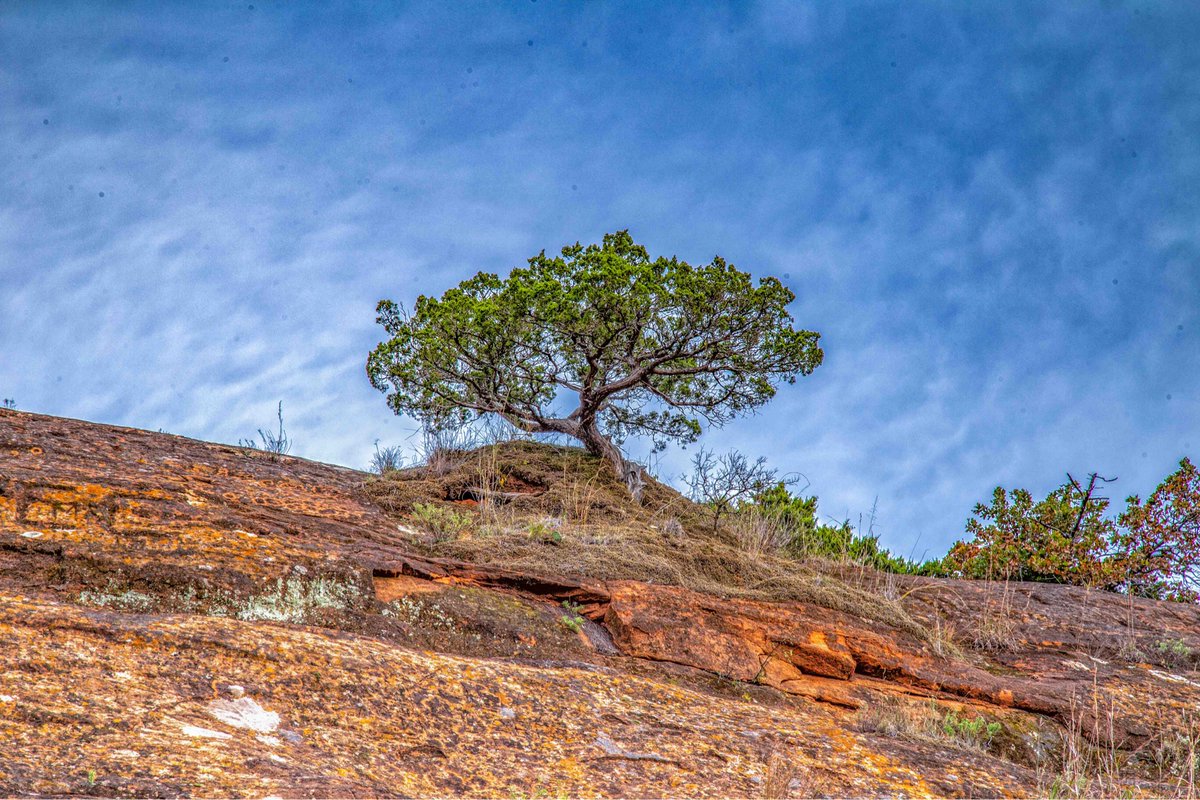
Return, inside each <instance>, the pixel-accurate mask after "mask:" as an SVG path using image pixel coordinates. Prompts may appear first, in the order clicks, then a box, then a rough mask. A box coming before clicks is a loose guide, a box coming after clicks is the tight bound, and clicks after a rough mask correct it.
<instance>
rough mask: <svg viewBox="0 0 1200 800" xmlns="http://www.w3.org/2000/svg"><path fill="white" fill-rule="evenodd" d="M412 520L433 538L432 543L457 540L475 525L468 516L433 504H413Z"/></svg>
mask: <svg viewBox="0 0 1200 800" xmlns="http://www.w3.org/2000/svg"><path fill="white" fill-rule="evenodd" d="M412 519H413V522H415V523H416V524H417V526H418V527H420V528H421V529H422V530H424V531H425V532H426V533H428V534H430V535H431V536H433V540H434V542H448V541H451V540H454V539H457V538H458V537H459V536H461V535H462V534H464V533H466V532H467V531H469V530H471V528H472V527H474V524H475V521H474V520H473V519H472V518H471V517H470V516H469V515H467V514H460V513H459V512H457V511H455V510H454V509H452V508H446V507H445V506H439V505H435V504H433V503H414V504H413V507H412Z"/></svg>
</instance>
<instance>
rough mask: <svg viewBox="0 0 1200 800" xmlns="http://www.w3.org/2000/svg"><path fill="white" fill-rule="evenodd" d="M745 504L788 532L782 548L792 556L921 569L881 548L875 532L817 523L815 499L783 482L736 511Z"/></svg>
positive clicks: (844, 524)
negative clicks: (796, 492)
mask: <svg viewBox="0 0 1200 800" xmlns="http://www.w3.org/2000/svg"><path fill="white" fill-rule="evenodd" d="M747 507H752V508H754V509H756V510H757V511H759V512H760V513H763V514H765V515H767V516H768V517H770V518H772V519H773V520H775V521H776V522H777V524H779V525H780V526H781V527H783V528H784V530H786V531H787V534H788V541H787V544H786V545H785V550H786V551H787V552H789V553H791V554H792V555H793V556H796V557H799V558H804V557H819V558H830V559H835V560H839V561H851V562H854V563H856V564H864V565H866V566H870V567H873V568H875V569H879V570H883V571H886V572H899V573H918V572H920V570H921V569H922V568H921V567H920V566H919V565H917V564H914V563H912V562H910V561H908V560H907V559H905V558H902V557H900V556H896V555H893V554H892V553H891V552H890V551H889V550H887V549H885V548H883V547H881V546H880V544H879V537H878V536H877V535H875V534H873V533H869V532H868V533H859V532H857V531H856V530H855V529H854V527H853V526H852V525H851V524H850V521H849V520H845V521H843V522H841V523H839V524H837V525H829V524H826V523H822V522H819V521H818V517H817V498H816V497H800V496H797V495H793V494H792V493H791V492H790V491H789V490H788V488H787V485H786V484H785V483H783V482H777V483H776V484H775V485H773V486H771V487H770V488H767V489H764V490H763V491H761V492H759V493H758V494H756V495H755V496H754V500H753V502H752V503H751V504H746V505H745V506H743V507H742V508H740V509H739V511H742V510H744V509H745V508H747Z"/></svg>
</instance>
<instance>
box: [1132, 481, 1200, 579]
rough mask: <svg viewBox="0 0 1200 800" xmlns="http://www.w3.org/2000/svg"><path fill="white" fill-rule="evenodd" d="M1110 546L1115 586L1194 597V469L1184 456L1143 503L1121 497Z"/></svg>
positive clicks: (1199, 501)
mask: <svg viewBox="0 0 1200 800" xmlns="http://www.w3.org/2000/svg"><path fill="white" fill-rule="evenodd" d="M1126 502H1127V505H1126V509H1125V512H1124V513H1122V514H1121V517H1120V519H1119V522H1120V525H1121V527H1120V529H1119V531H1118V533H1117V536H1116V537H1115V540H1114V550H1116V552H1118V553H1120V563H1119V565H1118V569H1117V572H1118V574H1119V576H1120V581H1121V588H1123V589H1124V590H1125V591H1128V592H1131V593H1133V594H1138V595H1142V596H1144V597H1153V598H1158V599H1164V600H1178V601H1181V602H1189V603H1194V602H1196V601H1197V600H1198V599H1200V470H1197V469H1196V466H1195V465H1194V464H1192V462H1191V461H1190V460H1189V459H1186V458H1185V459H1183V460H1182V461H1180V462H1179V469H1177V470H1176V471H1175V472H1173V473H1171V474H1170V475H1168V476H1167V477H1166V479H1165V480H1164V481H1163V482H1162V483H1161V484H1159V485H1158V487H1157V488H1156V489H1155V490H1154V492H1153V493H1152V494H1151V495H1150V496H1149V497H1148V498H1147V499H1146V501H1145V502H1144V503H1143V502H1142V499H1141V498H1140V497H1138V496H1137V495H1134V496H1133V497H1130V498H1129V499H1128V500H1127V501H1126Z"/></svg>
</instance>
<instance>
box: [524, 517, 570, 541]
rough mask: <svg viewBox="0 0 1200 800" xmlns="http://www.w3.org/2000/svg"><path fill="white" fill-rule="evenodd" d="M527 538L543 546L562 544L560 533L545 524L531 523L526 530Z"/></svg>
mask: <svg viewBox="0 0 1200 800" xmlns="http://www.w3.org/2000/svg"><path fill="white" fill-rule="evenodd" d="M525 529H526V530H527V531H529V538H530V539H533V540H535V541H539V542H542V543H543V544H562V540H563V536H562V533H561V532H560V531H559V530H558V529H557V528H556V527H554V526H553V525H551V524H547V523H545V522H531V523H529V524H528V525H527V526H526V528H525Z"/></svg>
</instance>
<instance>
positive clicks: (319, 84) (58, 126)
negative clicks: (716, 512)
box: [0, 2, 1200, 552]
mask: <svg viewBox="0 0 1200 800" xmlns="http://www.w3.org/2000/svg"><path fill="white" fill-rule="evenodd" d="M251 5H253V6H254V8H253V9H251V8H250V6H251ZM0 22H2V23H3V24H0V52H4V53H5V58H4V59H3V61H0V104H2V106H3V109H4V111H5V113H4V114H3V115H2V116H0V185H3V186H4V187H5V192H4V195H3V196H2V197H0V345H2V347H3V355H2V356H0V394H2V395H4V396H13V397H15V398H16V399H17V401H18V403H19V405H20V406H21V407H24V408H27V409H30V410H35V411H44V412H47V413H55V414H64V415H68V416H77V417H85V418H89V419H96V420H102V421H109V422H116V423H121V424H129V425H137V426H143V427H149V428H159V427H162V428H165V429H167V430H171V431H174V432H179V433H183V434H187V435H191V436H197V437H202V438H214V439H218V440H224V441H236V440H237V439H238V438H239V437H244V436H248V435H250V434H251V433H252V432H253V431H254V429H255V428H257V427H260V426H264V425H266V424H268V423H269V422H270V421H271V419H272V417H273V414H274V409H275V403H276V402H277V401H279V400H283V402H284V413H285V417H286V420H287V422H288V425H289V428H290V430H291V432H292V434H293V438H294V439H295V441H296V443H297V444H296V449H297V452H299V453H301V454H303V455H306V456H309V457H313V458H320V459H326V460H330V461H335V462H339V463H346V464H350V465H362V464H365V463H366V462H367V460H368V458H369V454H370V451H371V446H372V442H373V441H374V440H375V439H376V438H380V439H384V440H385V441H397V440H400V439H402V438H403V436H404V435H405V433H406V431H407V430H409V429H410V427H411V423H409V422H408V421H405V420H399V419H396V418H394V417H392V416H391V415H390V414H389V413H388V412H387V410H386V408H385V407H384V405H383V403H382V400H381V398H380V397H379V396H378V395H377V394H376V393H375V392H374V391H373V390H372V389H370V387H369V386H368V385H367V383H366V380H365V377H364V374H363V361H364V359H365V355H366V353H367V351H368V350H369V349H370V348H371V346H373V344H374V342H375V341H376V337H377V335H378V332H377V331H376V330H375V329H374V328H375V326H374V324H373V316H374V315H373V308H374V304H375V302H376V301H377V300H379V299H380V298H382V297H393V298H395V299H397V300H402V301H411V300H412V299H413V298H414V297H415V296H416V294H418V293H421V292H424V293H437V292H440V291H443V290H444V289H445V288H447V287H448V286H450V285H453V284H454V283H456V282H457V281H459V280H461V279H463V278H465V277H467V276H469V275H471V274H473V273H474V272H475V271H477V270H480V269H487V270H490V271H499V272H503V271H504V270H506V269H508V268H509V267H511V266H515V265H517V264H519V263H520V262H521V261H523V260H524V259H525V258H527V257H528V256H529V255H531V254H533V253H535V252H536V251H538V250H540V249H542V248H546V249H554V248H556V247H558V246H561V245H562V244H564V243H566V242H572V241H576V240H584V241H587V240H594V239H596V238H598V237H599V236H600V235H601V234H602V233H604V232H605V231H608V230H613V229H616V228H621V227H630V228H632V229H633V232H634V234H635V235H636V236H637V237H638V238H639V239H640V240H642V241H644V242H645V243H646V244H647V245H648V246H649V247H650V249H651V250H652V251H654V252H664V253H676V254H678V255H680V256H681V257H684V258H687V259H689V260H694V261H706V260H708V259H709V258H711V257H712V256H713V255H714V254H716V253H720V254H722V255H724V256H726V257H727V258H729V259H730V260H731V261H733V262H734V263H737V264H739V265H740V266H743V267H746V268H749V269H751V270H752V271H754V272H757V273H760V274H766V273H770V274H776V275H780V276H785V279H786V280H787V282H788V283H789V285H791V286H792V287H793V288H794V289H795V290H796V292H797V295H798V301H797V303H796V306H795V313H796V316H797V318H798V320H799V321H800V322H801V324H803V325H805V326H808V327H812V328H815V329H817V330H820V331H821V332H822V333H823V335H824V341H825V343H826V346H827V361H826V364H825V365H824V366H822V367H821V368H820V369H819V370H817V372H816V373H815V374H814V375H813V376H812V377H810V378H806V379H803V380H801V381H799V382H798V383H797V384H796V386H794V387H788V388H786V389H784V390H783V391H781V393H780V396H779V398H778V399H777V400H776V401H775V402H774V403H773V404H772V405H771V406H769V407H768V408H767V409H765V410H764V411H763V413H762V414H761V416H760V417H759V418H757V419H756V420H754V421H753V422H750V423H746V424H740V425H739V424H735V425H732V426H730V427H729V428H727V429H726V430H723V431H719V432H714V433H713V434H712V435H711V436H710V437H709V439H710V443H711V444H713V445H714V446H738V447H740V448H741V449H743V450H746V451H748V452H752V453H763V454H765V455H767V456H768V457H769V458H770V459H771V460H772V462H773V463H775V464H777V465H779V466H780V467H781V468H783V469H785V470H799V471H801V472H803V473H804V474H805V475H806V476H808V477H809V478H810V479H811V481H812V490H813V491H815V492H817V493H818V494H819V495H820V496H821V505H822V509H823V511H825V512H826V513H829V514H831V515H836V516H843V517H844V516H849V517H852V518H857V515H858V514H859V513H863V512H866V511H867V510H868V509H869V507H870V506H871V504H872V502H873V501H874V499H875V497H876V496H877V497H878V498H879V507H880V521H879V527H880V529H881V530H882V532H883V534H884V539H885V541H886V542H887V543H889V544H891V545H893V546H894V547H896V548H897V549H900V550H903V551H905V552H907V551H908V550H909V549H911V548H912V547H913V546H914V542H916V541H917V540H918V537H919V542H920V544H919V545H917V547H918V550H924V549H926V548H928V549H929V550H930V552H936V551H939V550H941V549H943V548H944V547H945V545H946V544H947V543H948V542H949V540H950V539H951V538H952V537H954V536H955V535H957V533H958V532H959V531H960V530H961V525H962V521H963V519H964V517H965V516H966V514H967V513H968V512H969V509H970V506H971V504H972V503H973V502H975V501H976V500H979V499H982V498H983V497H985V496H986V494H987V492H988V490H989V488H990V487H991V486H993V485H995V484H996V483H998V482H1004V483H1007V484H1011V483H1022V484H1027V485H1029V486H1030V487H1031V488H1033V489H1035V490H1039V491H1045V490H1047V489H1049V488H1050V487H1051V486H1052V485H1053V484H1054V483H1055V482H1056V481H1058V480H1060V479H1061V477H1062V473H1063V472H1064V471H1065V470H1067V469H1072V470H1079V471H1084V470H1088V469H1099V470H1102V471H1104V472H1106V473H1115V474H1118V475H1120V476H1121V483H1120V484H1118V486H1120V487H1121V488H1120V489H1119V490H1118V491H1128V492H1133V491H1144V490H1145V489H1146V488H1148V487H1149V486H1151V485H1152V484H1153V483H1154V482H1155V481H1156V480H1157V479H1158V478H1159V477H1161V476H1162V475H1163V474H1165V473H1166V472H1167V471H1168V470H1169V469H1170V467H1171V464H1172V463H1173V461H1175V460H1177V459H1178V458H1179V457H1181V456H1182V455H1184V454H1187V453H1191V454H1192V455H1193V456H1195V455H1197V453H1196V449H1197V448H1198V447H1200V435H1197V433H1196V432H1197V431H1200V226H1198V222H1200V191H1197V190H1198V189H1200V142H1198V141H1197V139H1196V137H1195V136H1194V135H1193V134H1194V131H1195V130H1197V128H1198V127H1200V99H1198V98H1197V96H1196V94H1195V92H1194V90H1193V87H1194V86H1195V85H1196V84H1197V83H1198V82H1200V53H1198V52H1197V51H1196V48H1195V47H1194V42H1195V41H1196V40H1197V38H1198V35H1200V12H1197V10H1196V9H1195V8H1194V7H1192V6H1191V5H1189V4H1184V3H1179V4H1170V3H1167V4H1156V5H1154V6H1144V5H1119V4H1114V5H1108V6H1105V7H1103V8H1101V7H1088V6H1071V5H1060V6H1054V7H1048V6H1044V5H1035V4H1030V5H1024V4H1018V5H1013V4H1007V3H1006V4H999V3H997V4H987V3H984V4H973V5H971V6H956V7H952V8H951V7H944V6H936V5H933V4H929V5H915V6H914V5H912V4H905V5H903V6H900V5H897V6H894V7H888V6H881V5H879V4H875V3H871V4H861V5H859V4H837V5H836V6H830V5H826V4H792V3H783V4H780V3H760V4H754V5H747V6H740V5H734V6H729V7H725V8H721V7H714V6H710V5H707V4H705V5H697V6H694V7H692V8H690V9H687V10H685V11H681V10H679V9H668V8H658V7H650V6H645V5H644V4H628V5H625V6H618V5H609V4H606V5H603V6H600V5H595V6H562V7H551V6H550V5H549V4H545V3H537V4H533V3H531V4H527V5H520V6H518V5H511V6H493V5H477V6H476V5H469V4H451V5H441V6H413V7H397V8H396V9H395V10H394V11H393V10H389V11H387V12H384V11H383V10H382V9H381V8H371V9H369V10H363V8H356V7H352V6H337V5H328V4H276V3H274V2H254V3H245V4H241V5H237V6H226V7H216V6H212V7H207V8H202V7H199V6H187V7H172V8H165V7H160V6H155V5H152V4H146V5H144V6H124V7H122V8H121V9H118V10H114V9H112V8H103V9H101V8H97V7H95V6H92V5H89V4H78V5H69V4H53V5H47V4H42V5H38V4H25V5H21V6H12V5H9V6H6V7H5V8H4V9H3V10H2V11H0ZM1168 396H1169V398H1170V399H1168ZM1143 454H1144V455H1143ZM687 455H688V454H687V453H682V452H677V453H674V454H672V455H671V456H670V457H669V458H668V459H667V460H666V462H665V464H664V471H665V472H667V473H668V474H677V473H678V472H680V471H682V470H683V469H684V468H685V465H686V460H687Z"/></svg>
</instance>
